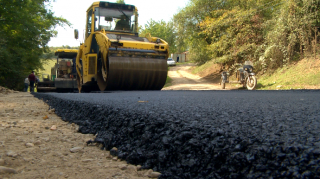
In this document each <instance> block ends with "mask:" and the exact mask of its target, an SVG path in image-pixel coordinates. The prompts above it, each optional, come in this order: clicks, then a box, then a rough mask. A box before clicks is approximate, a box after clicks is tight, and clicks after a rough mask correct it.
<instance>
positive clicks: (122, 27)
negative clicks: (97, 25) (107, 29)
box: [114, 15, 130, 30]
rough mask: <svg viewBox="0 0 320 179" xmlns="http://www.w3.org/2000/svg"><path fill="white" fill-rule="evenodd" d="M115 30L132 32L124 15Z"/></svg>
mask: <svg viewBox="0 0 320 179" xmlns="http://www.w3.org/2000/svg"><path fill="white" fill-rule="evenodd" d="M114 30H130V24H129V21H128V19H127V17H125V16H124V15H122V16H121V19H120V20H119V21H118V22H117V24H116V27H115V28H114Z"/></svg>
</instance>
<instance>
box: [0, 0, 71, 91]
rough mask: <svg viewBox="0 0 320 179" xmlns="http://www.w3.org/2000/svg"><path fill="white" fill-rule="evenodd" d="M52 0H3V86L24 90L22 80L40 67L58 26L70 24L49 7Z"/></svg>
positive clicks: (0, 81)
mask: <svg viewBox="0 0 320 179" xmlns="http://www.w3.org/2000/svg"><path fill="white" fill-rule="evenodd" d="M49 5H50V0H12V1H9V0H0V6H1V8H0V64H1V65H0V85H1V86H6V87H9V88H12V89H22V88H23V87H22V85H23V79H24V78H25V77H26V76H27V75H28V74H30V73H31V71H32V70H35V69H38V68H41V61H40V56H41V55H42V54H43V53H45V52H48V46H47V44H48V42H49V40H50V38H51V37H53V36H55V35H56V34H57V32H56V31H55V30H54V27H55V26H56V25H60V26H63V25H70V23H69V22H68V21H67V20H65V19H64V18H61V17H55V16H54V13H53V12H52V11H51V10H49V9H48V8H47V7H48V6H49Z"/></svg>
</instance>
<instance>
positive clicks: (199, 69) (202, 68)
mask: <svg viewBox="0 0 320 179" xmlns="http://www.w3.org/2000/svg"><path fill="white" fill-rule="evenodd" d="M213 65H214V62H213V60H210V61H208V62H206V63H205V64H202V65H200V66H196V67H195V68H193V69H192V71H191V73H193V74H198V73H200V72H202V71H205V70H206V69H208V68H210V67H211V66H213Z"/></svg>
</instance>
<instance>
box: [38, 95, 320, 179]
mask: <svg viewBox="0 0 320 179" xmlns="http://www.w3.org/2000/svg"><path fill="white" fill-rule="evenodd" d="M34 95H35V96H36V97H38V98H39V99H43V100H44V101H46V102H47V103H48V104H49V105H50V106H51V107H52V108H55V109H56V114H58V115H59V116H61V117H62V119H63V120H65V121H69V122H71V123H76V124H78V125H79V126H80V128H79V132H82V133H92V134H97V137H96V139H95V142H99V143H102V144H103V146H104V148H105V149H107V150H110V149H112V148H113V147H117V148H118V151H111V153H112V154H113V155H117V156H118V157H119V158H121V159H124V160H126V161H128V162H129V163H132V164H140V165H142V166H143V168H151V169H153V170H155V171H159V172H161V173H162V175H161V176H160V178H317V177H319V176H320V138H319V135H320V134H319V132H320V129H319V127H320V91H319V90H297V91H295V90H289V91H245V90H243V91H119V92H110V93H81V94H80V93H34Z"/></svg>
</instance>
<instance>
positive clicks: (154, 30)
mask: <svg viewBox="0 0 320 179" xmlns="http://www.w3.org/2000/svg"><path fill="white" fill-rule="evenodd" d="M139 29H140V33H139V34H140V36H141V37H145V36H146V34H148V33H150V34H151V35H152V36H153V37H158V38H161V39H163V40H165V41H166V42H167V43H168V44H169V51H170V53H175V52H176V44H175V42H176V33H175V29H174V25H173V22H172V21H169V22H165V21H163V20H161V21H159V22H156V21H154V20H152V19H150V21H148V22H147V24H145V25H144V26H140V28H139Z"/></svg>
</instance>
